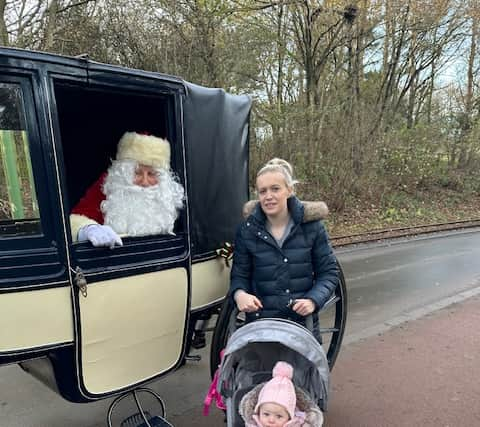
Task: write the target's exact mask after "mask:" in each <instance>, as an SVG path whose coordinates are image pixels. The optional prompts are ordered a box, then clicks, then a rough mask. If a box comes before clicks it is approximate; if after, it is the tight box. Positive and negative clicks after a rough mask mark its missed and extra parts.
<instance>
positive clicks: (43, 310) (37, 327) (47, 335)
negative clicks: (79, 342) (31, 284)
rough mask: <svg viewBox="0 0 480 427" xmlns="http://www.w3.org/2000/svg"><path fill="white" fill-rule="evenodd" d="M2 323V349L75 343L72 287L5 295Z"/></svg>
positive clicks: (1, 305) (0, 312)
mask: <svg viewBox="0 0 480 427" xmlns="http://www.w3.org/2000/svg"><path fill="white" fill-rule="evenodd" d="M0 324H1V325H2V326H1V328H0V352H4V351H19V350H28V349H33V348H35V347H44V346H49V345H55V344H61V343H66V342H72V341H73V318H72V300H71V295H70V287H69V286H65V287H61V288H51V289H42V290H36V291H24V292H12V293H4V294H2V297H1V298H0Z"/></svg>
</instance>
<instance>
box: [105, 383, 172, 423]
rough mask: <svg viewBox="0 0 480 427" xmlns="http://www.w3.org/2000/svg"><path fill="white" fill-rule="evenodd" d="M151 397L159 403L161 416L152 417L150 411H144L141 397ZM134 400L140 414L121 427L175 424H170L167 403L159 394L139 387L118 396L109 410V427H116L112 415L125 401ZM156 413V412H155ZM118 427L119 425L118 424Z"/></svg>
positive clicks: (130, 417) (126, 420)
mask: <svg viewBox="0 0 480 427" xmlns="http://www.w3.org/2000/svg"><path fill="white" fill-rule="evenodd" d="M145 394H146V395H150V396H153V398H154V399H155V400H156V401H157V403H158V404H159V406H160V411H159V412H160V413H161V415H152V414H151V413H150V412H149V411H146V410H144V409H143V404H142V402H141V396H143V395H145ZM128 398H132V399H133V400H134V402H135V404H136V406H137V409H138V412H137V413H135V414H133V415H130V416H128V417H127V418H125V419H124V420H123V421H122V422H121V423H120V426H119V427H173V424H170V423H169V422H168V421H167V420H166V419H165V417H166V411H165V403H164V402H163V399H162V398H161V397H160V395H159V394H158V393H156V392H155V391H153V390H151V389H149V388H147V387H139V388H136V389H134V390H132V391H129V392H126V393H124V394H122V395H120V396H118V397H117V398H116V399H115V400H114V401H113V402H112V403H111V404H110V407H109V408H108V414H107V426H108V427H115V426H114V425H113V423H112V414H113V413H114V411H115V409H116V408H117V406H118V405H119V403H120V402H122V401H123V400H125V399H128ZM155 412H156V411H155ZM117 425H118V424H117Z"/></svg>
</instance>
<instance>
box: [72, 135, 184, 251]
mask: <svg viewBox="0 0 480 427" xmlns="http://www.w3.org/2000/svg"><path fill="white" fill-rule="evenodd" d="M183 200H184V189H183V187H182V185H181V184H180V183H179V182H178V181H177V178H176V176H175V175H174V173H173V172H172V170H171V169H170V144H169V143H168V141H167V140H165V139H162V138H158V137H156V136H152V135H145V134H139V133H136V132H126V133H125V134H124V135H123V136H122V138H121V139H120V142H119V143H118V148H117V156H116V160H114V161H113V162H112V165H111V166H110V168H109V169H108V171H107V172H106V173H104V174H103V175H102V176H101V177H100V178H99V179H98V180H97V181H96V182H95V183H94V184H93V185H92V186H91V187H90V188H89V189H88V190H87V192H86V193H85V195H84V196H83V197H82V198H81V199H80V201H79V202H78V203H77V205H76V206H75V207H74V208H73V209H72V213H71V215H70V225H71V230H72V238H73V241H84V240H89V241H90V242H91V243H92V244H93V245H94V246H107V247H110V248H113V247H114V246H115V245H120V246H121V245H122V239H121V237H120V236H123V235H127V236H144V235H150V234H173V226H174V223H175V220H176V219H177V216H178V212H179V210H180V209H181V208H182V207H183Z"/></svg>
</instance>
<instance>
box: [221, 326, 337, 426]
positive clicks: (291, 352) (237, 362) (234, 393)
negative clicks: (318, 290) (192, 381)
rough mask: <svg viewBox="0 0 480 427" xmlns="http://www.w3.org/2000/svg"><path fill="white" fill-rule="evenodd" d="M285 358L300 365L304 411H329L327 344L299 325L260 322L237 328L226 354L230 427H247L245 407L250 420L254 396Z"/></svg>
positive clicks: (224, 391) (224, 384)
mask: <svg viewBox="0 0 480 427" xmlns="http://www.w3.org/2000/svg"><path fill="white" fill-rule="evenodd" d="M280 360H282V361H285V362H288V363H290V364H291V365H292V366H293V367H294V376H293V379H292V381H293V383H294V385H295V387H296V394H297V406H298V407H299V409H300V410H301V411H305V410H306V409H309V408H312V407H315V404H317V405H318V406H319V407H320V409H321V410H322V411H325V410H326V407H327V400H328V388H329V374H330V371H329V366H328V361H327V357H326V355H325V351H324V350H323V348H322V346H321V345H320V344H319V343H318V341H317V340H316V339H315V338H314V336H313V334H312V333H311V332H310V331H309V330H308V329H307V328H305V327H303V326H301V325H299V324H297V323H295V322H292V321H289V320H284V319H260V320H257V321H255V322H252V323H249V324H247V325H245V326H243V327H241V328H240V329H238V330H236V331H235V332H234V333H233V334H232V336H231V337H230V339H229V340H228V343H227V346H226V348H225V351H224V355H223V360H222V363H221V366H220V375H219V379H218V383H217V391H218V392H219V393H220V394H221V396H222V398H223V401H224V403H225V406H226V422H227V427H244V426H245V424H244V421H243V419H242V417H241V415H240V413H239V408H240V411H242V413H243V414H244V416H245V415H246V413H247V412H248V411H252V410H253V406H252V405H251V404H250V401H251V400H252V399H251V398H252V397H255V396H256V395H258V393H259V391H260V389H261V387H262V386H263V383H265V382H266V381H268V380H270V379H271V377H272V369H273V366H274V365H275V363H276V362H277V361H280ZM244 396H245V399H243V398H244ZM242 399H243V400H242ZM302 406H303V407H302ZM305 406H307V408H306V407H305ZM316 410H317V412H320V411H318V409H316ZM319 416H320V417H322V415H321V414H320V415H319Z"/></svg>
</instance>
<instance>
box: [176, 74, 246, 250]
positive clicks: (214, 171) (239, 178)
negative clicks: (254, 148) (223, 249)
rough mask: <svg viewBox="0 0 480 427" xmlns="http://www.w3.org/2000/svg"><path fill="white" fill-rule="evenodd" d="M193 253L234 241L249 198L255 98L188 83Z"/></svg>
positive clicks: (186, 113) (186, 121) (186, 125)
mask: <svg viewBox="0 0 480 427" xmlns="http://www.w3.org/2000/svg"><path fill="white" fill-rule="evenodd" d="M185 85H186V90H187V94H186V100H185V105H184V134H185V146H186V150H187V159H188V162H187V163H188V164H187V173H188V187H189V203H190V206H191V212H192V215H191V218H190V229H191V234H192V235H191V239H192V256H193V257H194V258H200V257H202V256H204V255H207V254H209V253H211V252H212V251H213V250H215V249H217V248H219V247H220V246H221V245H222V244H223V243H224V242H233V238H234V233H235V229H236V227H237V226H238V224H239V223H240V222H241V220H242V207H243V204H244V203H245V202H246V201H247V200H248V131H249V114H250V107H251V99H250V98H249V97H248V96H246V95H231V94H227V93H226V92H225V91H224V90H222V89H211V88H205V87H201V86H197V85H194V84H192V83H185Z"/></svg>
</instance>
